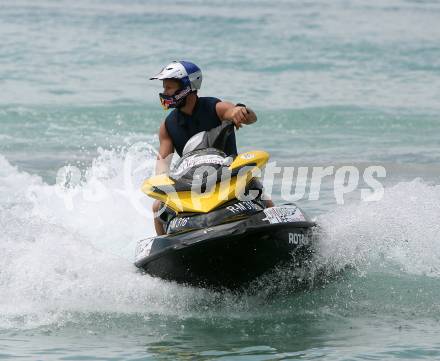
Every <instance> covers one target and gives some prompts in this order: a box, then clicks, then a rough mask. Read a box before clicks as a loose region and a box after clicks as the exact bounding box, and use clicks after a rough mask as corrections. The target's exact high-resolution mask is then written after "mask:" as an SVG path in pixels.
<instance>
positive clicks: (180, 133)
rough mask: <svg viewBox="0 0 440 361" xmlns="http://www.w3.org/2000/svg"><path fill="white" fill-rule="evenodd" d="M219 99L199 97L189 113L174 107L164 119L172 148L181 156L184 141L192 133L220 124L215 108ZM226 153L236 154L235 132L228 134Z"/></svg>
mask: <svg viewBox="0 0 440 361" xmlns="http://www.w3.org/2000/svg"><path fill="white" fill-rule="evenodd" d="M219 101H220V99H217V98H211V97H200V98H197V102H196V105H195V107H194V110H193V113H192V114H191V115H188V114H185V113H183V112H181V111H180V110H179V109H174V110H173V111H172V112H171V113H170V114H169V115H168V116H167V117H166V119H165V127H166V128H167V131H168V134H169V135H170V137H171V140H172V141H173V145H174V149H175V150H176V152H177V154H179V156H182V151H183V148H184V147H185V144H186V142H187V141H188V140H189V138H191V137H192V136H193V135H194V134H197V133H199V132H202V131H204V130H210V129H212V128H215V127H217V126H218V125H220V124H221V122H222V121H221V120H220V118H219V117H218V115H217V111H216V110H215V106H216V104H217V103H218V102H219ZM223 151H224V152H225V153H226V155H228V156H229V155H232V156H235V155H237V145H236V143H235V133H232V134H231V135H230V136H229V139H228V140H227V142H226V146H225V149H224V150H223Z"/></svg>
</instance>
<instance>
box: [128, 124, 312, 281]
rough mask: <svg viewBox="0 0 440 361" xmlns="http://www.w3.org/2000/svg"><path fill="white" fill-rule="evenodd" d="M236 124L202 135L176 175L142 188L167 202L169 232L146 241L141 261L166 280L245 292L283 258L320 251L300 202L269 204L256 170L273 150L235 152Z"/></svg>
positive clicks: (298, 259) (164, 218) (164, 215)
mask: <svg viewBox="0 0 440 361" xmlns="http://www.w3.org/2000/svg"><path fill="white" fill-rule="evenodd" d="M233 131H234V124H233V123H232V122H229V121H226V122H223V123H222V124H221V125H220V126H218V127H217V128H213V129H211V130H209V131H204V132H200V133H198V134H196V135H194V136H193V137H192V138H191V139H190V140H189V141H188V142H187V144H186V145H185V148H184V150H183V153H182V157H181V158H180V159H179V161H178V162H177V163H176V165H175V166H174V167H173V169H172V170H171V171H170V173H169V174H168V175H165V174H162V175H157V176H154V177H152V178H149V179H147V180H146V181H145V182H144V184H143V185H142V191H143V192H144V193H146V194H147V195H148V196H150V197H152V198H154V199H158V200H160V201H161V202H162V203H163V207H162V212H160V216H159V217H160V220H161V222H162V223H163V225H164V229H165V230H166V234H165V235H162V236H156V237H151V238H147V239H143V240H141V241H139V242H138V245H137V247H136V252H135V265H136V267H138V268H140V269H142V270H143V271H145V272H146V273H147V274H149V275H151V276H155V277H160V278H162V279H165V280H171V281H176V282H178V283H184V284H188V285H192V286H199V287H207V288H228V289H237V288H240V287H244V286H246V285H248V284H249V283H250V282H251V281H253V280H254V279H256V278H258V277H259V276H261V275H263V274H264V273H266V272H268V271H270V270H273V269H274V268H275V267H276V266H278V265H281V264H283V263H289V262H290V263H292V262H294V264H296V265H301V264H302V263H304V262H306V261H307V260H309V258H310V256H311V255H312V252H313V228H314V227H315V223H314V222H312V221H310V220H309V218H308V217H307V216H306V215H305V213H304V212H303V211H302V210H301V209H300V208H299V207H297V206H296V205H295V204H285V205H280V206H274V207H266V205H265V202H264V200H263V199H262V196H263V190H262V186H261V184H260V183H259V182H258V181H257V180H256V177H255V174H258V173H259V171H261V169H262V168H263V167H264V165H265V164H266V163H267V161H268V159H269V154H268V153H267V152H264V151H251V152H246V153H242V154H238V155H237V156H235V157H232V156H227V155H226V154H225V153H224V152H223V149H224V145H225V144H226V141H227V139H228V137H229V136H230V135H231V133H232V132H233Z"/></svg>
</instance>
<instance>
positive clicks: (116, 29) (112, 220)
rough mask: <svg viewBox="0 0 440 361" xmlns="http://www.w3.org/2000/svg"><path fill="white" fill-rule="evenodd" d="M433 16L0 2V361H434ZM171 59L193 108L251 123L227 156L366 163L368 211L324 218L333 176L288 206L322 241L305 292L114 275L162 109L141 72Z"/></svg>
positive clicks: (439, 89)
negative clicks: (196, 99) (298, 210)
mask: <svg viewBox="0 0 440 361" xmlns="http://www.w3.org/2000/svg"><path fill="white" fill-rule="evenodd" d="M439 20H440V4H439V3H438V2H436V1H415V0H414V1H409V0H407V1H404V0H390V1H387V2H379V1H361V0H359V1H323V0H322V1H278V2H276V3H275V2H272V1H263V0H262V1H252V2H250V1H209V2H203V1H195V0H191V1H178V2H168V1H164V2H153V1H141V0H138V1H135V0H131V1H123V0H119V1H116V0H115V1H103V0H100V1H98V0H95V1H82V0H80V1H76V2H69V1H63V0H61V1H44V0H43V1H38V2H31V1H8V0H6V1H1V2H0V88H1V95H0V265H1V266H0V359H25V360H26V359H29V360H59V359H63V360H146V359H161V360H164V359H170V360H176V359H190V360H191V359H196V360H205V359H206V360H207V359H220V360H288V359H289V360H290V359H307V360H310V359H325V360H355V359H368V360H384V359H427V360H432V359H440V342H439V338H438V334H439V331H440V302H439V299H440V287H439V286H440V267H439V261H440V238H439V234H440V223H439V219H440V186H439V184H440V168H439V159H440V142H439V136H440V103H439V101H438V100H439V99H440V60H439V59H440V40H439V39H440V25H439V24H440V22H439ZM182 58H183V59H188V60H192V61H194V62H196V63H197V64H198V65H200V67H201V68H202V70H203V72H204V83H203V87H202V91H201V95H206V96H216V97H219V98H221V99H224V100H229V101H232V102H243V103H245V104H248V105H249V106H251V107H252V108H253V109H254V110H255V111H256V113H257V115H258V118H259V120H258V122H257V123H256V124H255V125H252V126H249V127H245V128H243V129H241V130H240V131H239V132H238V135H237V137H238V145H239V148H240V149H241V150H243V151H244V150H251V149H256V148H257V149H264V150H268V151H269V152H270V153H271V160H272V161H276V162H277V164H278V165H281V166H291V167H298V166H305V167H313V166H323V167H327V166H334V167H335V168H336V169H338V168H340V167H342V166H355V167H358V168H359V169H365V168H366V167H368V166H382V167H384V168H385V169H386V173H387V176H386V178H384V179H381V180H380V181H381V183H382V184H383V186H384V196H383V198H382V199H381V200H379V201H376V202H364V201H361V197H360V192H359V190H358V191H356V192H353V193H351V194H350V195H347V198H346V202H345V203H344V204H338V203H337V200H336V197H335V194H334V187H333V182H332V178H329V179H326V180H325V181H324V183H323V185H322V188H321V192H320V194H319V199H317V200H310V199H309V197H308V195H307V194H306V196H305V197H304V198H303V199H301V200H299V201H298V203H299V204H300V205H301V206H302V207H303V208H304V209H305V210H306V211H307V212H308V213H309V214H310V215H311V216H312V217H314V218H316V220H317V222H318V223H319V224H320V225H321V227H322V229H323V231H324V236H323V237H322V239H321V240H320V242H319V245H318V250H317V253H316V255H315V258H314V262H313V267H312V269H309V270H307V272H305V274H304V279H305V280H306V282H305V287H304V285H302V287H298V284H297V283H296V282H294V280H293V279H294V278H293V276H292V273H291V272H290V271H289V270H288V269H279V270H277V271H276V272H275V273H274V274H272V275H270V277H267V278H263V279H261V280H259V282H258V283H256V284H255V285H254V288H252V289H250V290H249V291H248V292H247V293H244V294H232V293H228V292H226V293H216V292H212V291H208V290H203V289H195V288H189V287H183V286H179V285H175V284H172V283H167V282H164V281H161V280H158V279H153V278H151V277H149V276H145V275H141V274H140V273H138V272H136V269H135V268H134V266H133V265H132V261H133V252H134V247H135V244H136V241H137V240H138V239H140V238H144V237H146V236H149V235H152V234H153V227H152V220H151V214H150V212H149V209H150V207H151V200H149V199H147V198H146V197H144V196H143V195H142V194H141V192H140V191H139V186H140V184H141V182H142V180H143V179H144V178H146V177H147V176H149V175H151V174H152V172H153V167H154V159H155V155H154V154H155V153H154V149H155V148H157V145H158V139H157V136H156V133H157V129H158V126H159V124H160V121H161V120H162V119H163V118H164V116H165V114H166V113H164V112H163V111H162V110H161V108H160V105H159V101H158V96H157V93H158V92H159V91H160V89H161V87H160V83H158V82H150V81H149V80H148V77H149V76H151V75H152V74H155V73H156V72H158V71H159V70H160V68H161V67H162V66H163V65H165V64H166V63H167V62H169V61H171V60H175V59H182ZM66 166H69V167H70V169H71V170H72V173H71V174H72V177H71V178H69V179H68V180H67V179H65V177H64V178H63V175H65V172H63V170H65V169H66V168H65V167H66ZM361 174H362V173H361ZM66 182H67V183H68V184H69V186H70V188H69V187H68V188H67V189H66V188H63V187H61V186H60V184H63V183H66ZM360 186H362V184H361V185H360ZM281 187H282V185H281V180H280V179H276V182H275V187H274V193H273V198H274V199H275V200H276V201H282V194H281Z"/></svg>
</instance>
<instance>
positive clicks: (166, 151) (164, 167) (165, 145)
mask: <svg viewBox="0 0 440 361" xmlns="http://www.w3.org/2000/svg"><path fill="white" fill-rule="evenodd" d="M173 153H174V145H173V141H172V140H171V137H170V135H169V134H168V130H167V127H166V126H165V122H162V124H161V125H160V128H159V154H158V155H157V161H156V175H159V174H163V173H168V171H169V169H170V164H171V159H172V158H173V157H172V154H173Z"/></svg>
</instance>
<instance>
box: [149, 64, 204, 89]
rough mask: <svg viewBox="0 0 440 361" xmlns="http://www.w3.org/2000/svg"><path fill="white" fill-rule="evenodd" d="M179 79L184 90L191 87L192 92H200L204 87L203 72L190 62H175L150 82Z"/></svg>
mask: <svg viewBox="0 0 440 361" xmlns="http://www.w3.org/2000/svg"><path fill="white" fill-rule="evenodd" d="M154 79H158V80H164V79H178V80H180V81H181V82H182V88H186V87H189V89H190V90H191V91H195V90H199V89H200V87H201V86H202V71H201V70H200V68H199V67H198V66H197V65H196V64H194V63H191V62H189V61H183V60H181V61H173V62H172V63H170V64H168V65H167V66H166V67H165V68H163V69H162V70H161V72H160V73H159V74H157V75H155V76H154V77H152V78H150V80H154Z"/></svg>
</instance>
